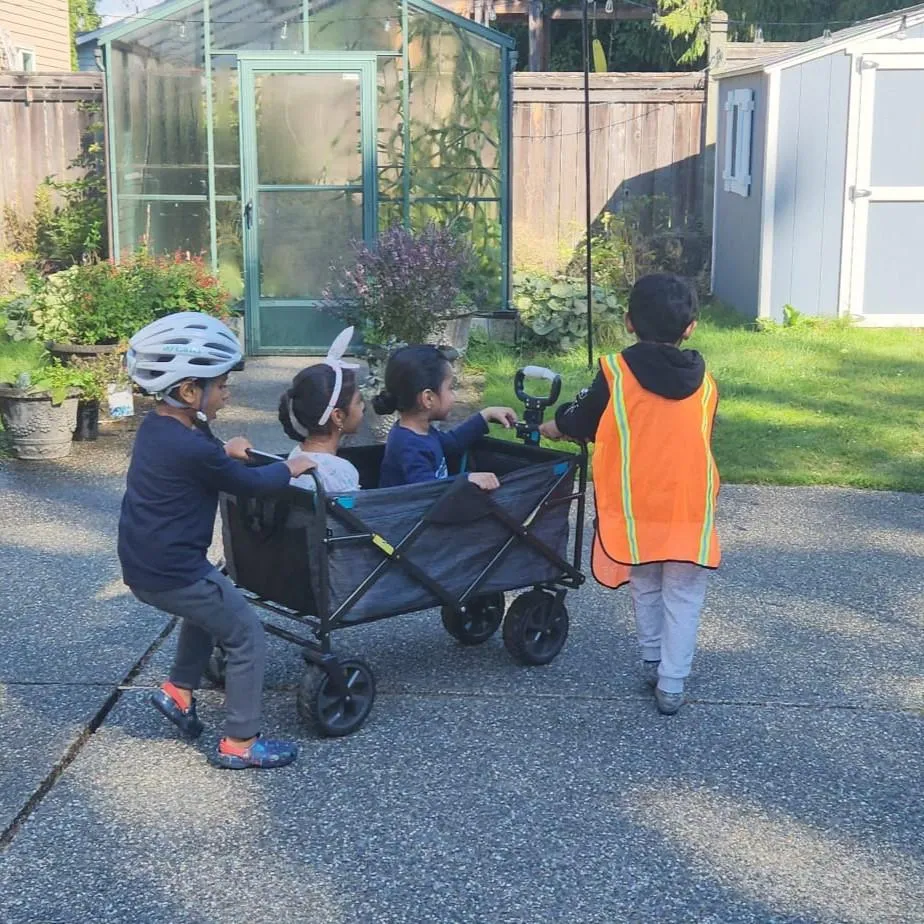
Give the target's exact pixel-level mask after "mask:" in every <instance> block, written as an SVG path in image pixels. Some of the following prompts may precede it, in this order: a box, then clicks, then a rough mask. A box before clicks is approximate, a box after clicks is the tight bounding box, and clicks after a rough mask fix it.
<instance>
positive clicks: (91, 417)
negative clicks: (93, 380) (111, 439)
mask: <svg viewBox="0 0 924 924" xmlns="http://www.w3.org/2000/svg"><path fill="white" fill-rule="evenodd" d="M97 439H99V401H95V400H94V401H78V402H77V429H76V430H74V442H76V443H81V442H93V440H97Z"/></svg>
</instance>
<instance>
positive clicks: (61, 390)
mask: <svg viewBox="0 0 924 924" xmlns="http://www.w3.org/2000/svg"><path fill="white" fill-rule="evenodd" d="M9 384H10V385H12V387H13V388H14V389H16V390H17V391H18V392H20V393H21V394H22V395H23V396H26V395H37V394H43V393H45V392H47V393H48V394H49V395H50V396H51V403H52V404H55V405H57V404H60V403H61V402H62V401H63V400H64V399H65V398H67V397H69V396H70V395H71V393H72V392H74V391H79V392H80V393H81V395H87V394H89V393H91V392H92V391H93V390H94V388H95V384H94V381H93V373H92V372H90V371H89V370H87V369H77V368H74V367H73V366H64V365H62V364H61V363H59V362H58V361H57V360H52V361H51V362H47V363H44V364H42V365H39V366H34V365H28V366H26V367H24V368H22V369H20V370H15V369H14V372H13V381H12V382H11V383H9Z"/></svg>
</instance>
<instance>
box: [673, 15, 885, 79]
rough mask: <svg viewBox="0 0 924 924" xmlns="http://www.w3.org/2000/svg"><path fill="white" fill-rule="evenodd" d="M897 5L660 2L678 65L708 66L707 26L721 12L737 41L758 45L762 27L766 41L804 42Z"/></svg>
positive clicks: (732, 38)
mask: <svg viewBox="0 0 924 924" xmlns="http://www.w3.org/2000/svg"><path fill="white" fill-rule="evenodd" d="M897 5H899V3H898V0H812V3H811V4H809V3H806V2H805V0H658V7H659V15H658V18H657V23H658V26H659V28H660V29H661V30H663V31H664V32H666V33H667V34H668V35H669V36H671V37H672V38H673V39H675V40H676V41H677V43H678V47H680V46H682V48H681V54H680V55H679V57H678V61H679V62H680V63H682V64H692V63H703V62H704V55H705V52H706V41H707V38H708V29H707V24H708V20H709V17H710V15H711V14H712V13H713V12H714V11H715V10H716V9H722V10H724V11H725V12H726V13H728V17H729V20H730V22H729V38H730V39H731V40H732V41H739V42H741V41H744V42H746V41H753V38H754V34H755V31H756V29H757V27H758V26H759V27H760V28H761V31H762V33H763V37H764V40H765V41H768V42H804V41H808V40H809V39H813V38H817V37H818V36H820V35H821V34H822V33H823V32H824V30H825V29H826V28H828V29H831V31H832V32H833V31H836V30H837V29H843V28H846V27H847V26H850V25H851V24H852V23H855V22H859V21H860V20H863V19H868V18H869V17H871V16H879V15H881V14H882V13H889V12H891V11H892V10H894V9H895V8H896V6H897Z"/></svg>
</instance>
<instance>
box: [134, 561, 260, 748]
mask: <svg viewBox="0 0 924 924" xmlns="http://www.w3.org/2000/svg"><path fill="white" fill-rule="evenodd" d="M132 593H133V594H134V595H135V596H136V597H137V598H138V599H139V600H140V601H141V602H142V603H147V604H148V605H149V606H153V607H156V608H157V609H159V610H162V611H163V612H165V613H170V614H171V615H172V616H179V617H180V619H182V620H183V622H182V625H181V626H180V637H179V640H178V642H177V646H176V660H175V661H174V663H173V670H171V671H170V680H171V682H172V683H174V684H175V685H176V686H178V687H181V688H182V689H184V690H195V689H196V688H197V687H198V686H199V683H200V681H201V680H202V673H203V671H204V670H205V667H206V665H207V664H208V661H209V656H210V655H211V653H212V649H213V647H214V646H215V643H216V642H218V643H219V644H220V645H221V647H222V648H223V649H224V650H225V652H226V653H227V655H228V666H227V672H226V675H225V710H226V712H227V717H226V720H225V734H226V735H227V736H228V737H229V738H251V737H253V736H254V735H256V734H257V733H258V732H259V731H260V713H261V708H262V700H263V672H264V670H265V669H266V635H265V633H264V632H263V626H262V625H261V624H260V620H259V619H258V618H257V614H256V613H255V612H254V611H253V608H252V607H251V606H250V604H249V603H248V602H247V601H246V600H245V599H244V596H243V595H242V594H241V592H240V591H239V590H238V589H237V588H236V587H235V586H234V584H232V583H231V581H229V580H228V578H226V577H225V576H224V575H223V574H222V573H221V572H220V571H218V570H217V569H216V570H213V571H212V572H211V573H210V574H207V575H206V576H205V577H204V578H202V580H201V581H196V583H195V584H190V585H189V586H188V587H180V588H179V589H177V590H159V591H149V590H137V589H135V588H134V587H133V588H132Z"/></svg>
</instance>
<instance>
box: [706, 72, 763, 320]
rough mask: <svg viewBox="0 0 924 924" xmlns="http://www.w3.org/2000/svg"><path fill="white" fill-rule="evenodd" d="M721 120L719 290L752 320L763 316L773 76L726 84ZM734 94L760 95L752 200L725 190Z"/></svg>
mask: <svg viewBox="0 0 924 924" xmlns="http://www.w3.org/2000/svg"><path fill="white" fill-rule="evenodd" d="M719 86H720V102H719V105H720V107H721V109H720V118H719V128H718V135H717V141H716V185H717V188H718V192H717V196H716V209H715V240H714V244H713V246H714V247H715V286H714V293H715V295H716V296H717V297H718V298H720V299H721V300H722V301H723V302H726V303H727V304H729V305H732V306H733V307H735V308H736V309H737V310H738V311H740V312H741V313H742V314H745V315H747V316H748V317H752V318H756V317H757V307H758V306H757V297H758V287H759V284H760V233H761V223H760V218H761V197H762V195H763V174H764V152H765V139H766V136H767V77H766V75H764V74H745V75H742V76H741V77H729V78H728V79H727V80H723V81H722V82H721V83H720V85H719ZM732 90H753V91H754V118H753V122H752V135H751V188H750V191H749V194H748V195H747V196H739V195H737V194H736V193H731V192H725V190H724V188H723V185H722V179H721V177H722V173H723V172H724V170H725V124H726V117H727V116H728V113H726V112H725V108H724V107H725V99H726V97H727V94H728V93H729V92H730V91H732Z"/></svg>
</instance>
